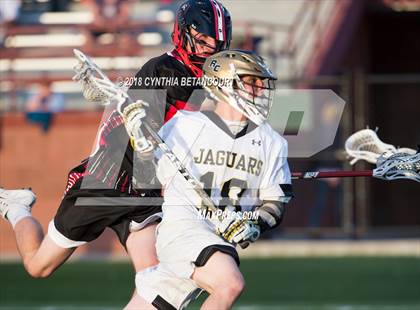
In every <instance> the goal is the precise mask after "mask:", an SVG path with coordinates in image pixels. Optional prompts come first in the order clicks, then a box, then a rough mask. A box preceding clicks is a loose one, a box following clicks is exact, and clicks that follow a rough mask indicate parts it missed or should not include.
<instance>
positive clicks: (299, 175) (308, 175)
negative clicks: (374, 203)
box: [292, 170, 373, 180]
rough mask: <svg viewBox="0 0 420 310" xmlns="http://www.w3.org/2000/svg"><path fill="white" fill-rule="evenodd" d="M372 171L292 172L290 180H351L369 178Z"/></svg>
mask: <svg viewBox="0 0 420 310" xmlns="http://www.w3.org/2000/svg"><path fill="white" fill-rule="evenodd" d="M371 176H373V171H372V170H361V171H311V172H292V179H297V180H301V179H325V178H353V177H371Z"/></svg>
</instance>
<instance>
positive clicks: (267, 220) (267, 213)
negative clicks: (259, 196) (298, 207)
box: [257, 200, 285, 233]
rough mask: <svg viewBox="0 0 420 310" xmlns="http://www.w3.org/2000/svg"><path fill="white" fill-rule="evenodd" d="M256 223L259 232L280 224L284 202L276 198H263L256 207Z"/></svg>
mask: <svg viewBox="0 0 420 310" xmlns="http://www.w3.org/2000/svg"><path fill="white" fill-rule="evenodd" d="M257 211H258V214H259V216H258V225H259V226H260V228H261V233H264V232H265V231H267V230H270V229H273V228H275V227H277V226H279V225H280V223H281V222H282V220H283V217H284V211H285V207H284V203H282V202H280V201H278V200H264V201H263V203H262V205H261V206H259V207H258V208H257Z"/></svg>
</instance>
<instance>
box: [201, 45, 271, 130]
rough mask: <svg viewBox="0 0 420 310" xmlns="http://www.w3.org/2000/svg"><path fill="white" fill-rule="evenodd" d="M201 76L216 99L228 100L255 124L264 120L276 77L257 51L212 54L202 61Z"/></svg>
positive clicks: (269, 106)
mask: <svg viewBox="0 0 420 310" xmlns="http://www.w3.org/2000/svg"><path fill="white" fill-rule="evenodd" d="M244 77H247V80H244ZM203 78H204V80H203V88H204V89H206V90H207V91H208V92H209V94H210V96H211V97H212V98H213V99H215V100H216V101H222V102H226V103H228V104H230V105H231V106H232V107H233V108H235V109H236V110H238V111H239V112H241V113H242V114H244V115H245V116H246V117H247V118H248V119H249V120H250V121H252V122H254V123H255V124H257V125H261V124H262V123H263V122H264V121H266V120H267V118H268V115H269V113H270V109H271V106H272V104H273V99H274V91H275V84H274V81H275V80H276V79H277V78H276V77H275V76H274V75H273V73H272V72H271V71H270V69H269V68H268V66H267V64H266V63H265V62H264V60H263V59H262V58H261V57H260V56H258V55H257V54H255V53H253V52H249V51H242V50H228V51H222V52H219V53H217V54H214V55H212V56H210V57H208V58H207V60H206V62H205V63H204V66H203ZM253 78H254V79H253ZM249 90H251V92H250V91H249Z"/></svg>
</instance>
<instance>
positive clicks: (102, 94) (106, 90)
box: [73, 49, 218, 213]
mask: <svg viewBox="0 0 420 310" xmlns="http://www.w3.org/2000/svg"><path fill="white" fill-rule="evenodd" d="M73 52H74V55H75V56H76V58H77V59H78V60H79V65H78V66H76V67H75V68H74V69H75V71H76V75H75V76H74V77H73V80H75V81H77V82H80V83H81V84H82V89H83V96H84V97H85V98H86V99H87V100H88V101H93V102H98V103H100V104H102V105H108V104H110V103H111V102H114V101H116V102H117V103H118V108H117V110H118V112H119V113H120V114H121V115H122V116H123V117H124V112H123V111H121V106H122V104H123V103H124V102H125V101H126V100H128V101H130V102H131V103H132V102H134V101H133V100H132V99H131V98H130V96H129V95H128V94H127V92H126V91H125V90H124V89H122V88H120V87H118V86H117V85H115V84H114V83H112V82H111V81H110V80H109V79H108V77H107V76H106V75H105V74H104V73H103V72H102V71H101V69H100V68H99V67H98V66H97V65H96V64H95V63H94V62H93V61H92V60H91V59H90V58H89V57H88V56H86V55H85V54H83V53H82V52H81V51H79V50H77V49H74V50H73ZM144 127H145V128H146V130H147V131H148V132H149V133H150V136H151V139H152V140H153V143H154V144H156V145H157V146H158V147H159V148H160V149H161V151H162V153H163V154H164V155H166V156H167V158H168V159H169V160H170V161H171V162H172V164H174V165H175V167H176V169H177V170H178V172H179V173H180V174H181V175H182V176H183V177H184V179H185V180H186V181H187V182H188V183H189V184H190V185H191V186H192V187H193V189H194V190H195V191H196V193H197V194H198V195H199V196H200V198H201V200H202V206H201V207H200V208H201V209H204V210H205V209H208V210H210V211H212V212H214V213H216V212H217V210H218V208H217V207H216V206H215V205H214V203H213V201H212V200H211V198H210V197H209V196H208V195H207V193H206V192H205V191H204V189H203V188H202V185H201V182H200V181H198V180H197V179H196V178H195V177H194V176H193V175H191V174H190V173H189V172H188V170H187V169H186V168H185V166H184V165H183V164H182V162H181V161H180V160H179V159H178V158H177V157H176V156H175V154H174V153H173V152H172V151H171V149H170V148H169V147H168V146H167V145H166V144H165V142H164V141H163V140H162V138H161V137H160V136H159V135H158V134H157V133H156V131H154V129H153V127H152V126H151V125H150V124H149V123H148V122H147V120H145V122H144ZM139 130H140V129H139ZM141 137H144V135H143V134H142V133H141V132H139V133H138V138H141ZM136 138H137V137H136ZM145 140H146V141H144V147H145V148H147V147H148V146H147V143H149V142H147V139H145Z"/></svg>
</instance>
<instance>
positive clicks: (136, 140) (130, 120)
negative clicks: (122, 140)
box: [123, 100, 154, 158]
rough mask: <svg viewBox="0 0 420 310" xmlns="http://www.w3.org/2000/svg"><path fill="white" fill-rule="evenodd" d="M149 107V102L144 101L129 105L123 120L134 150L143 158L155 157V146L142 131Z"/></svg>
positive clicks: (125, 109) (124, 112)
mask: <svg viewBox="0 0 420 310" xmlns="http://www.w3.org/2000/svg"><path fill="white" fill-rule="evenodd" d="M147 107H149V104H148V103H147V102H144V101H142V100H137V101H136V102H134V103H132V104H130V105H128V106H127V107H125V108H124V111H123V118H124V122H125V128H126V129H127V132H128V134H129V136H130V141H131V145H132V146H133V148H134V150H135V151H137V152H138V153H139V154H141V155H144V156H141V157H144V158H146V157H149V155H151V156H152V157H153V149H154V147H153V144H152V143H151V142H150V141H148V140H147V138H146V137H145V135H144V134H143V131H142V130H141V125H142V123H143V121H142V120H143V118H145V117H146V108H147Z"/></svg>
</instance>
